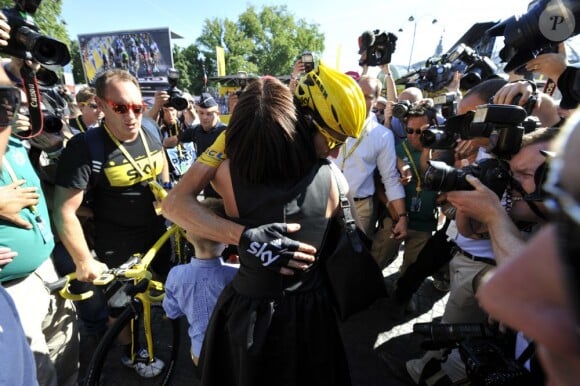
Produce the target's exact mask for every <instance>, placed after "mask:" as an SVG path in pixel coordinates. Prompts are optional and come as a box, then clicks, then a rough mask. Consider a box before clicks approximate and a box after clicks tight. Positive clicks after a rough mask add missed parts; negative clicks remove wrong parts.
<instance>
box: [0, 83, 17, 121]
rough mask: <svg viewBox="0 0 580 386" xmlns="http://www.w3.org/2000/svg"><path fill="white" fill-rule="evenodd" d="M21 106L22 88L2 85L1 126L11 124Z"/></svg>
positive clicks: (0, 103) (0, 88) (0, 95)
mask: <svg viewBox="0 0 580 386" xmlns="http://www.w3.org/2000/svg"><path fill="white" fill-rule="evenodd" d="M19 107H20V90H19V89H18V88H16V87H13V86H0V128H5V127H8V126H10V125H11V124H12V123H13V122H14V119H16V114H17V113H18V109H19Z"/></svg>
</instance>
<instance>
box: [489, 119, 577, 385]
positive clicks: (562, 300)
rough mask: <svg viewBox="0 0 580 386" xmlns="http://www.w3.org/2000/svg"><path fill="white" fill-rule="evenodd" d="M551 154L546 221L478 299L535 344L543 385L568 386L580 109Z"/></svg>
mask: <svg viewBox="0 0 580 386" xmlns="http://www.w3.org/2000/svg"><path fill="white" fill-rule="evenodd" d="M552 150H554V151H555V152H556V157H555V158H554V159H552V160H551V161H550V171H549V173H548V177H547V181H546V182H545V183H544V185H543V188H544V190H545V191H546V192H547V193H548V197H547V199H546V200H545V202H546V206H547V208H548V210H549V212H550V223H549V224H548V225H546V226H544V227H543V228H542V229H541V230H540V231H539V232H538V233H537V234H536V235H534V236H533V237H532V239H531V240H530V241H529V242H528V243H526V244H525V245H523V246H521V248H518V249H517V250H513V253H512V254H511V258H510V259H509V260H506V261H505V262H502V263H501V264H500V265H499V267H498V268H497V269H496V270H495V271H494V273H493V275H490V277H489V278H488V280H486V281H485V282H484V283H483V284H482V286H481V288H480V290H479V292H478V299H479V300H480V302H481V304H482V306H483V307H484V308H485V309H486V310H487V311H488V312H489V313H490V315H491V316H492V317H493V318H495V319H496V320H499V321H501V322H502V323H504V324H506V325H508V326H510V327H512V328H514V329H517V330H520V331H522V332H523V333H524V334H526V336H528V337H529V338H530V339H533V340H534V341H535V343H536V346H537V351H538V353H539V358H540V361H541V364H542V367H543V369H544V370H545V373H546V376H547V379H548V384H552V385H560V386H572V385H577V384H578V379H580V342H579V340H578V324H579V323H580V317H579V316H580V307H579V306H578V305H579V304H580V303H579V301H580V287H579V280H580V279H579V278H580V276H579V272H580V270H579V269H578V253H579V251H578V240H579V239H580V231H579V230H580V228H579V224H580V219H579V218H578V201H579V197H580V195H579V192H580V189H579V188H580V185H579V182H580V174H579V169H578V167H577V165H578V163H577V159H576V158H577V155H578V152H579V151H580V111H579V110H577V111H576V112H575V113H574V114H573V115H572V117H571V118H570V119H569V120H568V121H567V123H566V124H565V125H564V127H563V128H562V132H561V134H560V135H559V136H558V137H557V139H556V141H554V143H553V146H552Z"/></svg>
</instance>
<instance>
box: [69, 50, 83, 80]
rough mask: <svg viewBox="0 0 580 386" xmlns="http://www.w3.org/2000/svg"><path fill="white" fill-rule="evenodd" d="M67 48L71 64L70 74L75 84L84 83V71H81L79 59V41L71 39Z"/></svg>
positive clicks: (81, 65)
mask: <svg viewBox="0 0 580 386" xmlns="http://www.w3.org/2000/svg"><path fill="white" fill-rule="evenodd" d="M69 48H70V57H71V64H72V74H73V79H74V81H75V84H82V83H85V81H86V80H85V72H84V71H83V62H82V60H81V51H80V47H79V42H78V41H76V40H73V41H71V44H70V46H69Z"/></svg>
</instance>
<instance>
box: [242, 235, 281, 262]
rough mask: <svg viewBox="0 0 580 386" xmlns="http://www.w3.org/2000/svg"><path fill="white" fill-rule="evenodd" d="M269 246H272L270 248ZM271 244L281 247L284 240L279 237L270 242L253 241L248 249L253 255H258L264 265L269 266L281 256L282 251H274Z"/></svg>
mask: <svg viewBox="0 0 580 386" xmlns="http://www.w3.org/2000/svg"><path fill="white" fill-rule="evenodd" d="M269 246H270V248H268V247H269ZM271 246H274V247H276V248H280V247H281V246H282V240H281V239H277V240H273V241H271V242H270V243H260V242H257V241H253V242H252V243H250V246H249V247H248V249H247V250H246V251H247V252H248V253H250V254H251V255H254V256H256V257H257V258H258V259H260V261H261V262H262V265H263V266H264V267H267V266H269V265H270V264H273V263H274V262H275V261H276V260H278V259H279V258H280V253H279V252H278V254H275V253H277V252H274V251H272V250H271Z"/></svg>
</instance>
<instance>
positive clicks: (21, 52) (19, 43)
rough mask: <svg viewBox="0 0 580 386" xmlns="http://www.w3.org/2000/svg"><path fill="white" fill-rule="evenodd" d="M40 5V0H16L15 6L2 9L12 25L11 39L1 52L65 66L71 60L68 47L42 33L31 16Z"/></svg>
mask: <svg viewBox="0 0 580 386" xmlns="http://www.w3.org/2000/svg"><path fill="white" fill-rule="evenodd" d="M39 5H40V0H36V1H33V0H28V1H26V0H23V1H16V6H15V7H13V8H5V9H3V10H2V12H3V13H4V15H5V16H6V19H7V22H8V24H9V25H10V39H9V40H8V45H7V46H6V47H1V48H0V52H3V53H5V54H7V55H10V56H14V57H17V58H20V59H26V60H36V61H37V62H39V63H42V64H46V65H60V66H64V65H65V64H67V63H69V62H70V60H71V57H70V52H69V50H68V47H67V46H66V44H64V43H63V42H61V41H59V40H56V39H53V38H50V37H48V36H45V35H43V34H41V33H40V32H39V31H38V27H37V26H36V24H35V23H34V19H33V18H32V16H31V14H33V13H34V12H36V9H37V8H38V6H39Z"/></svg>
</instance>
